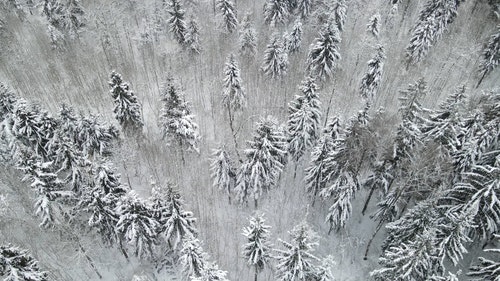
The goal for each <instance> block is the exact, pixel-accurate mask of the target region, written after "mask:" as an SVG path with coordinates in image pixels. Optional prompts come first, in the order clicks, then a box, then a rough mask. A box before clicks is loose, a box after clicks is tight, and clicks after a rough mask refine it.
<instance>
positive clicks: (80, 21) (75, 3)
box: [64, 0, 86, 38]
mask: <svg viewBox="0 0 500 281" xmlns="http://www.w3.org/2000/svg"><path fill="white" fill-rule="evenodd" d="M65 12H66V13H65V15H64V19H65V20H64V29H65V30H66V32H67V33H68V34H69V36H70V37H72V38H76V37H78V33H79V32H80V30H81V29H82V28H83V27H85V25H86V23H85V22H86V19H85V10H84V9H83V7H82V5H81V4H80V1H79V0H68V1H67V3H66V7H65Z"/></svg>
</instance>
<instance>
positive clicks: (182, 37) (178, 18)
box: [167, 0, 187, 45]
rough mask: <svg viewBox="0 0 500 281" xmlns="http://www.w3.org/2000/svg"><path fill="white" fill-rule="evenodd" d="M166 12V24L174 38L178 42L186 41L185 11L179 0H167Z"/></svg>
mask: <svg viewBox="0 0 500 281" xmlns="http://www.w3.org/2000/svg"><path fill="white" fill-rule="evenodd" d="M167 12H168V14H169V16H170V17H169V19H168V26H169V29H170V32H172V35H173V36H174V39H175V40H176V41H177V42H178V43H179V44H181V45H182V44H184V43H185V42H186V33H187V25H186V19H185V11H184V9H183V8H182V5H181V2H180V0H168V3H167Z"/></svg>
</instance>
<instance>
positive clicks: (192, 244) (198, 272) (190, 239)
mask: <svg viewBox="0 0 500 281" xmlns="http://www.w3.org/2000/svg"><path fill="white" fill-rule="evenodd" d="M179 263H180V265H181V268H182V274H183V275H184V277H186V278H200V277H201V276H202V274H203V271H205V268H206V266H207V254H205V253H204V252H203V249H202V248H201V245H200V240H198V239H197V238H195V237H194V236H192V235H186V236H185V237H184V239H183V240H182V249H181V251H180V257H179ZM191 280H193V279H191ZM202 280H203V279H202Z"/></svg>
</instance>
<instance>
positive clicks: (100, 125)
mask: <svg viewBox="0 0 500 281" xmlns="http://www.w3.org/2000/svg"><path fill="white" fill-rule="evenodd" d="M118 135H119V134H118V130H117V129H116V128H115V127H114V126H113V125H107V124H106V123H104V122H102V121H101V120H100V119H99V117H98V116H96V115H90V116H88V117H85V116H80V118H79V119H78V122H77V124H76V129H75V136H74V142H75V143H76V144H77V147H78V148H79V149H80V150H81V151H82V152H83V154H84V155H86V156H87V157H95V156H96V155H101V156H106V155H109V154H110V153H111V152H110V149H111V147H112V145H113V140H115V139H117V138H118Z"/></svg>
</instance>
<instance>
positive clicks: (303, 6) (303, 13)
mask: <svg viewBox="0 0 500 281" xmlns="http://www.w3.org/2000/svg"><path fill="white" fill-rule="evenodd" d="M297 2H298V3H297V13H298V14H299V16H300V17H301V18H302V19H303V20H305V19H307V18H308V17H309V15H310V14H311V13H312V10H313V8H314V1H313V0H299V1H297Z"/></svg>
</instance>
